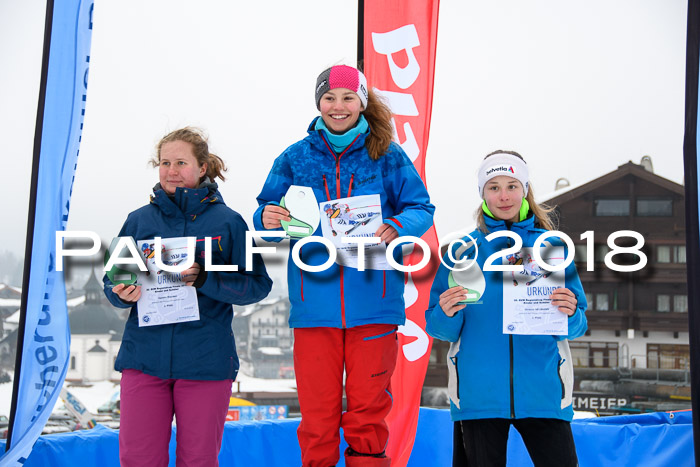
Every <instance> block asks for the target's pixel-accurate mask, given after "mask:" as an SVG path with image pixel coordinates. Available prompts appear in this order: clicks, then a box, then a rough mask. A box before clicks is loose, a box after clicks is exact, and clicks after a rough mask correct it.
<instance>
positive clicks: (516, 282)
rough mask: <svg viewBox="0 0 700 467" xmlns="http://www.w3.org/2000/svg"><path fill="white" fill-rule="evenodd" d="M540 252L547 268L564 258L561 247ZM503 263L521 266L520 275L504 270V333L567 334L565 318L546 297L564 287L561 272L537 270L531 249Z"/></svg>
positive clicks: (538, 268)
mask: <svg viewBox="0 0 700 467" xmlns="http://www.w3.org/2000/svg"><path fill="white" fill-rule="evenodd" d="M540 252H541V254H542V259H543V260H544V262H545V263H547V264H548V265H550V266H556V265H558V264H560V263H562V262H563V261H564V259H565V257H564V247H550V248H542V249H540ZM503 264H509V265H522V266H523V270H522V271H520V272H515V271H503V333H504V334H537V335H552V336H565V335H567V334H568V323H569V321H568V316H567V315H566V314H565V313H562V312H561V311H559V309H558V308H557V307H556V306H553V305H552V300H551V299H550V298H549V296H550V295H551V294H552V292H554V290H555V289H557V288H559V287H564V271H563V270H562V271H556V272H551V271H547V270H545V269H542V268H540V266H539V265H538V264H537V263H536V262H535V259H534V257H533V255H532V248H523V249H522V250H521V251H519V252H518V253H514V254H511V255H508V256H507V257H506V258H504V259H503Z"/></svg>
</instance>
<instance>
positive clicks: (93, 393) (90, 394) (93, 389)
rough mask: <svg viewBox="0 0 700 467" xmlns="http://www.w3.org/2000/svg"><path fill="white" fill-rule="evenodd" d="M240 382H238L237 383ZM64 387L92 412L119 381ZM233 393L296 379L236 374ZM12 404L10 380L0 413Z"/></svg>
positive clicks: (1, 391) (291, 384) (277, 387)
mask: <svg viewBox="0 0 700 467" xmlns="http://www.w3.org/2000/svg"><path fill="white" fill-rule="evenodd" d="M239 383H240V384H239ZM66 384H67V385H66V388H67V389H68V390H69V391H70V392H71V393H72V394H73V395H74V396H75V397H76V398H78V400H79V401H80V402H82V403H83V405H84V406H85V408H87V409H88V410H89V411H90V412H92V413H97V409H98V408H99V407H100V406H101V405H103V404H105V403H107V402H109V401H110V400H111V399H112V397H113V396H114V395H115V393H116V392H118V391H119V383H112V382H110V381H96V382H94V383H91V386H89V387H88V386H75V385H73V383H70V382H68V383H66ZM232 390H233V393H234V395H235V393H236V391H240V392H296V380H294V379H261V378H253V377H250V376H247V375H245V374H243V373H239V374H238V380H237V381H236V382H234V383H233V388H232ZM11 404H12V382H9V383H3V384H0V415H6V416H8V417H9V415H10V406H11ZM62 410H63V402H62V401H61V400H60V399H59V401H58V402H57V403H56V406H55V407H54V411H62Z"/></svg>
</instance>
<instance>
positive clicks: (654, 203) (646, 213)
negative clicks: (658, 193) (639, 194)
mask: <svg viewBox="0 0 700 467" xmlns="http://www.w3.org/2000/svg"><path fill="white" fill-rule="evenodd" d="M637 215H638V216H643V217H654V216H664V217H668V216H672V215H673V200H672V199H670V198H665V199H658V198H657V199H643V198H642V199H638V200H637Z"/></svg>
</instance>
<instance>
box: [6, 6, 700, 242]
mask: <svg viewBox="0 0 700 467" xmlns="http://www.w3.org/2000/svg"><path fill="white" fill-rule="evenodd" d="M44 8H45V4H44V2H43V1H39V0H25V1H22V2H17V1H15V0H0V141H2V159H0V164H1V167H2V170H1V171H0V177H1V179H0V181H1V182H2V183H0V203H2V209H3V213H2V218H3V221H2V242H3V243H2V245H0V251H1V250H4V249H11V250H14V251H17V252H18V253H20V254H21V253H23V251H24V237H25V230H26V216H27V214H26V212H27V204H28V188H29V186H28V185H29V179H30V169H31V156H32V143H33V132H34V125H35V112H36V98H37V97H36V95H37V89H38V80H39V73H40V60H41V43H42V35H43V21H44ZM686 14H687V2H686V1H681V0H615V1H612V2H611V1H609V0H590V1H587V2H561V1H558V0H548V1H545V0H541V1H522V0H507V1H498V2H482V1H476V0H469V1H465V0H444V1H443V2H441V6H440V18H439V25H438V29H439V35H438V45H437V47H438V49H437V62H436V69H435V90H434V101H433V102H434V105H433V115H432V125H431V133H430V144H429V147H428V151H427V163H426V171H427V185H428V190H429V191H430V193H431V197H432V201H433V203H434V204H435V205H436V206H437V211H436V216H435V224H436V228H437V232H438V236H439V237H443V236H445V235H446V234H448V233H450V232H453V231H455V230H458V229H460V228H463V227H469V226H471V225H472V223H473V221H472V218H471V215H472V212H473V211H474V209H475V208H476V206H477V205H478V203H479V198H478V193H477V188H476V176H475V171H476V167H477V166H478V165H479V163H480V161H481V159H482V158H483V156H484V155H485V154H487V153H488V152H491V151H492V150H495V149H512V150H516V151H518V152H520V153H521V154H522V155H523V156H524V157H525V158H526V160H527V161H528V163H529V166H530V172H531V180H532V182H533V185H534V187H535V189H536V193H537V194H538V195H539V197H540V198H542V197H543V195H546V194H547V193H550V192H551V191H553V188H554V185H555V181H556V180H557V179H558V178H560V177H565V178H567V179H568V180H569V181H570V182H571V184H573V185H578V184H582V183H585V182H587V181H590V180H592V179H594V178H597V177H599V176H601V175H603V174H605V173H607V172H610V171H612V170H615V169H616V168H617V167H618V166H619V165H622V164H624V163H626V162H627V161H629V160H631V161H633V162H636V163H639V161H640V159H641V157H642V156H644V155H650V156H651V157H652V161H653V164H654V170H655V172H656V173H657V174H659V175H661V176H663V177H665V178H668V179H670V180H673V181H675V182H678V183H682V181H683V162H682V142H683V119H684V81H685V40H686V39H685V35H686ZM356 15H357V5H356V2H354V1H335V0H334V1H329V0H314V1H310V0H303V1H297V2H290V1H286V0H270V1H263V2H228V1H206V0H204V1H198V2H191V1H182V0H181V1H172V0H168V1H165V0H157V1H156V0H148V1H145V2H144V1H135V0H124V1H118V2H116V1H104V0H97V1H96V2H95V10H94V23H93V24H94V30H93V37H92V53H91V60H90V64H91V65H90V74H89V85H88V94H87V96H88V97H87V107H86V115H85V126H84V131H83V140H82V145H81V148H80V157H79V160H78V169H77V174H76V180H75V187H74V190H73V198H72V201H71V211H70V217H69V222H68V228H69V229H70V230H93V231H96V232H97V233H98V234H99V235H100V236H101V238H102V239H103V240H104V241H105V242H108V241H109V240H110V239H111V237H112V236H114V235H116V234H117V232H118V230H119V228H120V227H121V224H122V223H123V221H124V219H125V218H126V215H127V214H128V213H129V212H130V211H132V210H134V209H136V208H138V207H140V206H141V205H143V204H145V203H146V202H147V201H148V195H149V193H150V191H151V188H152V186H153V185H154V184H155V183H156V182H157V178H158V174H157V170H156V169H152V168H151V167H150V166H149V165H147V161H148V160H149V158H150V157H151V156H152V155H153V154H154V146H155V144H156V143H157V141H158V140H159V139H160V137H161V136H163V135H164V134H165V133H167V132H169V131H171V130H174V129H176V128H179V127H181V126H184V125H196V126H200V127H202V128H204V129H205V130H206V131H207V132H208V133H209V135H210V148H211V149H212V150H213V152H215V153H217V154H218V155H220V156H221V157H222V158H223V159H224V160H225V161H226V162H227V163H228V166H229V172H228V177H229V178H228V180H227V181H226V182H225V183H223V184H222V185H221V187H220V189H221V192H222V194H223V197H224V200H225V201H226V202H227V204H228V205H229V206H230V207H232V208H233V209H235V210H237V211H239V212H240V213H241V214H242V215H243V217H244V218H245V219H246V220H247V221H248V223H249V225H251V226H252V220H251V216H252V213H253V211H254V210H255V208H256V207H257V204H256V202H255V198H256V196H257V194H258V193H259V191H260V188H261V187H262V184H263V182H264V181H265V178H266V176H267V173H268V172H269V170H270V167H271V166H272V162H273V160H274V158H275V157H277V156H278V155H279V154H280V153H281V152H282V151H283V150H284V149H285V148H286V147H287V146H289V145H290V144H292V143H294V142H295V141H297V140H299V139H301V138H302V137H304V136H305V134H306V128H307V126H308V124H309V122H310V121H311V120H312V119H313V118H314V117H315V116H316V115H317V110H316V107H315V104H314V97H313V88H314V84H315V80H316V76H317V75H318V74H319V73H320V72H321V71H322V70H323V69H325V68H326V67H328V66H330V65H334V64H338V63H345V64H351V65H353V64H355V60H356V58H355V53H356V50H355V49H356V29H357V18H356ZM370 84H371V83H370ZM578 234H580V232H571V233H570V235H571V236H572V237H574V238H577V237H578Z"/></svg>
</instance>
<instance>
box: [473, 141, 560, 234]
mask: <svg viewBox="0 0 700 467" xmlns="http://www.w3.org/2000/svg"><path fill="white" fill-rule="evenodd" d="M494 154H510V155H512V156H516V157H518V158H520V159H521V160H522V161H523V162H525V159H524V158H523V156H521V155H520V154H518V153H517V152H515V151H501V150H498V151H494V152H492V153H490V154H487V155H486V157H484V159H486V158H487V157H489V156H493V155H494ZM525 199H526V200H527V202H528V203H529V204H530V212H532V214H533V215H534V216H535V223H537V224H539V227H540V228H542V229H545V230H556V228H557V227H556V223H557V222H556V218H555V215H554V212H555V211H554V210H555V209H556V206H549V205H547V204H544V203H542V204H538V203H537V202H536V201H535V193H534V191H533V189H532V183H529V185H528V191H527V196H525ZM481 206H482V205H481V204H479V208H478V209H477V210H476V212H474V218H475V219H476V225H477V228H478V229H479V230H480V231H481V232H484V233H488V232H489V229H488V227H487V226H486V222H484V210H483V209H482V207H481Z"/></svg>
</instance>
